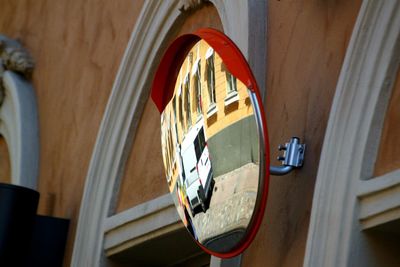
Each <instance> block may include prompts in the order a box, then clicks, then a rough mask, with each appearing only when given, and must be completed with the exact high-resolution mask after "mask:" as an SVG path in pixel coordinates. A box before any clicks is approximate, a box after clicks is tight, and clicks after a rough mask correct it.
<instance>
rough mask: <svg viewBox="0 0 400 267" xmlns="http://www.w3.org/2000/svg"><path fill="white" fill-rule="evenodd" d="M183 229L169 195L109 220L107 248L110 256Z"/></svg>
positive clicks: (107, 221)
mask: <svg viewBox="0 0 400 267" xmlns="http://www.w3.org/2000/svg"><path fill="white" fill-rule="evenodd" d="M183 227H184V226H183V224H182V222H181V219H180V217H179V215H178V213H177V212H176V208H175V205H174V202H173V201H172V198H171V195H170V194H166V195H163V196H161V197H158V198H156V199H153V200H150V201H148V202H145V203H143V204H140V205H138V206H136V207H133V208H131V209H128V210H126V211H123V212H121V213H118V214H116V215H113V216H111V217H108V218H107V219H106V220H105V224H104V232H105V238H104V249H105V250H106V255H107V256H110V255H113V254H115V253H118V252H120V251H122V250H124V249H125V248H127V247H128V248H129V247H131V246H134V245H136V244H140V243H143V242H145V241H148V240H151V239H153V238H156V237H158V236H160V235H163V234H165V232H166V231H167V232H171V231H174V230H176V229H180V228H182V229H183Z"/></svg>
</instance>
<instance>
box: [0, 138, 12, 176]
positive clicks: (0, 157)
mask: <svg viewBox="0 0 400 267" xmlns="http://www.w3.org/2000/svg"><path fill="white" fill-rule="evenodd" d="M8 153H9V152H8V146H7V143H6V141H5V140H4V138H3V137H2V136H1V135H0V183H10V182H11V165H10V155H9V154H8Z"/></svg>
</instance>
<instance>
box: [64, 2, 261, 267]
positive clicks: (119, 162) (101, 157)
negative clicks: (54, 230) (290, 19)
mask: <svg viewBox="0 0 400 267" xmlns="http://www.w3.org/2000/svg"><path fill="white" fill-rule="evenodd" d="M211 2H212V3H213V4H214V5H215V7H216V9H217V11H218V13H219V15H220V17H221V20H222V24H223V28H224V31H225V34H226V35H228V36H229V37H230V38H231V39H232V40H233V41H234V42H235V43H236V44H237V45H238V47H239V48H240V49H241V51H242V53H243V54H244V55H245V57H247V59H248V60H249V61H250V62H257V63H258V64H262V66H253V65H251V68H252V69H257V70H265V64H266V61H265V60H264V61H263V62H261V61H255V60H252V59H255V58H257V57H265V53H266V43H263V44H260V45H258V46H257V47H258V50H257V49H254V50H252V53H251V55H249V53H248V51H249V50H248V47H249V43H252V42H256V41H258V39H261V40H264V39H265V31H263V32H260V33H259V34H258V35H257V34H255V35H250V34H249V32H250V31H251V30H250V25H249V23H248V22H249V21H250V17H251V15H252V13H254V12H255V11H254V10H249V6H252V7H253V8H254V9H260V8H264V10H265V12H266V8H265V3H261V2H263V1H256V0H250V1H239V2H237V3H236V2H235V4H232V2H231V1H227V0H212V1H211ZM250 2H254V3H253V4H252V5H249V3H250ZM180 8H181V1H178V0H173V1H145V2H144V5H143V7H142V11H141V14H140V16H139V18H138V19H137V23H136V25H135V28H134V30H133V32H132V35H131V38H130V40H129V43H128V46H127V49H126V51H125V54H124V57H123V60H122V63H121V65H120V68H119V71H118V74H117V77H116V80H115V82H114V85H113V88H112V92H111V96H110V98H109V101H108V104H107V107H106V111H105V114H104V117H103V120H102V123H101V126H100V130H99V133H98V136H97V140H96V144H95V147H94V151H93V154H92V158H91V162H90V165H89V170H88V174H87V177H86V183H85V189H84V194H83V198H82V202H81V208H80V213H79V220H78V227H77V232H76V237H75V244H74V249H73V256H72V262H71V265H72V266H99V265H102V264H105V263H104V258H103V255H104V251H103V249H104V247H103V246H104V232H105V229H104V223H105V221H106V219H107V218H108V217H109V215H110V213H111V212H110V211H111V210H112V209H113V206H114V203H115V199H116V197H117V191H118V186H119V184H120V179H121V177H122V171H123V166H124V164H125V161H126V158H127V154H128V153H129V144H130V142H131V141H132V140H133V138H134V135H135V131H136V128H137V125H138V122H139V120H140V118H141V114H142V111H143V109H144V105H145V103H146V101H147V98H148V95H149V93H150V92H149V90H150V86H149V84H151V81H152V78H153V76H154V73H155V70H156V68H157V66H158V62H159V59H160V57H161V55H162V54H163V52H164V51H165V49H166V46H167V40H168V35H169V34H170V32H171V30H172V29H175V28H176V27H177V25H176V22H178V21H179V19H180V17H181V16H183V15H185V14H184V11H183V12H182V11H180ZM258 12H259V11H258ZM238 17H240V18H241V23H239V24H240V25H239V27H238V23H237V18H238ZM265 17H266V16H265V14H264V16H263V17H261V18H260V21H259V23H260V24H262V25H265ZM264 29H265V26H264ZM261 73H262V72H261V71H259V72H258V73H257V72H256V73H255V77H256V79H257V80H258V78H259V77H260V75H261ZM264 76H265V72H264V73H262V76H261V77H264ZM264 79H265V78H262V81H264ZM259 87H260V90H261V91H262V92H263V90H264V88H265V85H264V83H263V84H259ZM160 179H161V177H160Z"/></svg>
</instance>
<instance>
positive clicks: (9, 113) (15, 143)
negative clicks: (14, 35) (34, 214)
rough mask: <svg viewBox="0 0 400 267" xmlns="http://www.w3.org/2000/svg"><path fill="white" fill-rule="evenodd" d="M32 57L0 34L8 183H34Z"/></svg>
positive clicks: (1, 122) (0, 126)
mask: <svg viewBox="0 0 400 267" xmlns="http://www.w3.org/2000/svg"><path fill="white" fill-rule="evenodd" d="M33 67H34V63H33V60H32V57H31V56H30V55H29V53H28V52H27V51H26V50H25V49H24V48H23V46H22V45H21V44H20V43H19V42H18V41H16V40H12V39H10V38H8V37H6V36H4V35H1V34H0V135H1V136H2V137H3V138H4V140H5V142H6V144H7V146H8V151H9V156H10V163H11V183H12V184H16V185H22V186H25V187H28V188H31V189H36V187H37V177H38V170H39V128H38V115H37V107H36V95H35V90H34V89H33V87H32V84H31V83H30V82H29V78H30V77H31V75H32V71H33Z"/></svg>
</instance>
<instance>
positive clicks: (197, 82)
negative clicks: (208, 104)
mask: <svg viewBox="0 0 400 267" xmlns="http://www.w3.org/2000/svg"><path fill="white" fill-rule="evenodd" d="M200 71H201V65H200V59H198V60H196V63H195V65H194V67H193V71H192V73H193V87H194V97H195V102H196V111H197V115H198V117H199V116H200V114H201V113H202V112H203V108H202V99H201V76H200Z"/></svg>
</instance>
